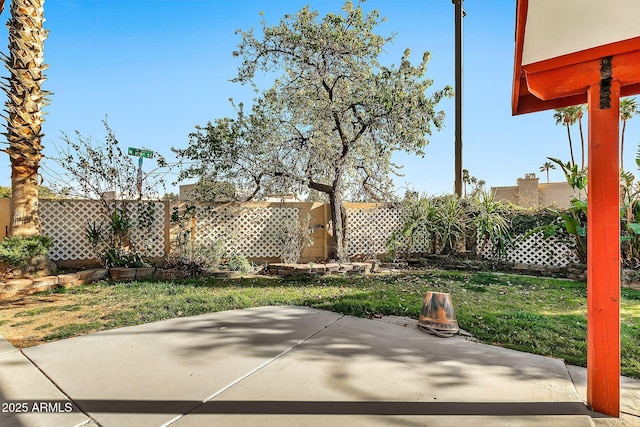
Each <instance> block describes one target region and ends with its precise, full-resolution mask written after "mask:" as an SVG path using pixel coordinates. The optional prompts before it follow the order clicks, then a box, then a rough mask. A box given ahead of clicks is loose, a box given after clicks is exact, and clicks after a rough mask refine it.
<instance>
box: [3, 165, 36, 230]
mask: <svg viewBox="0 0 640 427" xmlns="http://www.w3.org/2000/svg"><path fill="white" fill-rule="evenodd" d="M39 233H40V218H39V216H38V172H37V169H36V170H35V171H34V170H33V168H32V167H31V166H29V165H19V164H16V162H13V161H12V162H11V226H10V233H9V234H10V235H12V236H33V235H37V234H39Z"/></svg>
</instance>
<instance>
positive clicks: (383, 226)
mask: <svg viewBox="0 0 640 427" xmlns="http://www.w3.org/2000/svg"><path fill="white" fill-rule="evenodd" d="M405 218H406V214H405V213H404V212H403V211H402V209H399V208H397V207H394V206H379V207H376V208H373V209H371V208H368V209H367V208H347V221H348V226H347V238H348V240H349V246H348V247H347V253H348V255H349V256H356V255H364V256H374V255H381V254H384V253H385V252H386V251H387V249H386V245H387V241H388V239H389V237H390V236H391V235H392V234H393V233H399V231H400V229H401V228H402V225H403V224H404V221H405ZM398 240H399V241H400V242H402V243H405V244H406V243H408V241H407V238H405V237H403V238H401V239H398ZM413 250H414V251H415V252H416V253H422V252H426V251H427V250H428V242H427V241H421V242H414V247H413Z"/></svg>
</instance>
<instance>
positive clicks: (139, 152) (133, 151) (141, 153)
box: [129, 147, 153, 159]
mask: <svg viewBox="0 0 640 427" xmlns="http://www.w3.org/2000/svg"><path fill="white" fill-rule="evenodd" d="M129 155H130V156H136V157H144V158H145V159H153V151H151V150H143V149H142V148H133V147H129Z"/></svg>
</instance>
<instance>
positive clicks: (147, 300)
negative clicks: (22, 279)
mask: <svg viewBox="0 0 640 427" xmlns="http://www.w3.org/2000/svg"><path fill="white" fill-rule="evenodd" d="M427 291H435V292H448V293H450V294H451V298H452V301H453V304H454V307H455V310H456V314H457V317H458V322H459V324H460V327H461V328H463V329H465V330H467V331H469V332H471V333H472V334H473V335H475V336H476V337H477V338H478V339H479V340H481V341H482V342H484V343H488V344H493V345H499V346H502V347H506V348H511V349H515V350H521V351H526V352H530V353H535V354H540V355H544V356H553V357H557V358H561V359H564V360H566V361H567V362H568V363H571V364H575V365H579V366H585V364H586V285H585V284H584V283H580V282H573V281H567V280H556V279H547V278H535V277H527V276H514V275H506V274H494V273H486V272H484V273H467V272H452V271H422V272H411V273H397V274H388V275H372V276H366V277H362V276H322V277H311V276H309V277H296V278H267V277H265V278H262V277H260V278H243V279H240V278H231V279H202V280H190V281H176V282H162V281H148V282H129V283H118V284H112V283H108V282H100V283H97V284H93V285H85V286H83V287H79V288H73V289H71V290H68V291H67V292H63V293H60V294H57V295H56V298H57V299H56V302H55V303H47V302H41V301H40V302H38V301H37V300H36V299H35V298H34V302H33V307H29V306H26V307H24V306H23V307H19V308H15V310H14V311H13V312H12V311H11V310H9V309H8V307H4V306H0V333H2V334H3V335H5V336H6V337H7V338H9V339H11V333H12V331H11V329H12V328H11V325H10V323H7V322H6V321H5V320H3V319H8V318H14V317H20V316H28V317H29V318H30V319H29V320H31V319H34V320H35V319H37V320H38V322H35V323H34V328H35V329H36V330H33V331H30V333H31V332H32V333H33V335H34V336H37V337H39V339H40V340H41V341H49V340H56V339H62V338H67V337H70V336H74V335H79V334H84V333H89V332H94V331H99V330H105V329H112V328H118V327H123V326H131V325H138V324H142V323H148V322H154V321H159V320H165V319H170V318H175V317H183V316H192V315H198V314H204V313H209V312H215V311H223V310H232V309H240V308H248V307H257V306H264V305H301V306H309V307H315V308H321V309H325V310H330V311H334V312H338V313H343V314H349V315H354V316H359V317H373V316H376V315H400V316H409V317H413V318H417V317H418V314H419V312H420V309H421V307H422V301H423V299H424V296H425V293H426V292H427ZM48 304H49V305H48ZM17 313H20V314H19V315H18V314H17ZM36 325H42V326H37V327H36ZM621 325H622V329H621V331H622V332H621V333H622V338H621V339H622V373H623V375H626V376H631V377H635V378H640V291H637V290H632V289H626V288H625V289H623V290H622V300H621ZM45 329H46V330H45ZM13 333H16V332H13Z"/></svg>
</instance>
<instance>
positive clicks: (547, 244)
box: [483, 232, 579, 267]
mask: <svg viewBox="0 0 640 427" xmlns="http://www.w3.org/2000/svg"><path fill="white" fill-rule="evenodd" d="M522 237H523V236H522V235H520V236H517V237H516V238H515V242H516V243H515V245H514V247H513V248H511V249H509V250H508V251H507V253H506V257H505V258H504V260H505V261H509V262H515V263H521V264H533V265H548V266H559V267H564V266H566V265H567V264H569V263H577V262H579V259H578V257H577V256H576V255H575V253H574V252H573V248H574V245H573V244H571V243H567V242H565V241H563V240H561V239H558V238H556V237H550V238H545V237H544V233H542V232H540V233H536V234H533V235H531V236H529V237H528V238H527V239H525V240H523V239H522ZM483 257H484V258H486V259H492V258H493V256H492V255H491V244H487V247H486V248H485V250H484V254H483Z"/></svg>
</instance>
